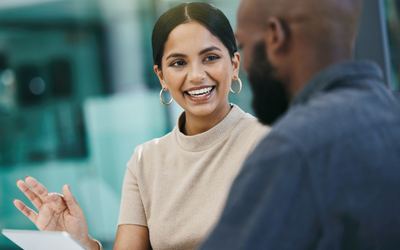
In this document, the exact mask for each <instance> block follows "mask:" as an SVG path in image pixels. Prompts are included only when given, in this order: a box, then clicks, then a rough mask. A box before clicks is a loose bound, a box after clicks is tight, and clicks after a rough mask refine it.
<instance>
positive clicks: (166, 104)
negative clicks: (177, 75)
mask: <svg viewBox="0 0 400 250" xmlns="http://www.w3.org/2000/svg"><path fill="white" fill-rule="evenodd" d="M163 91H164V89H161V91H160V102H161V103H162V104H164V105H165V106H168V105H170V104H171V103H172V101H173V100H174V98H171V101H169V103H165V102H164V101H163V100H162V92H163Z"/></svg>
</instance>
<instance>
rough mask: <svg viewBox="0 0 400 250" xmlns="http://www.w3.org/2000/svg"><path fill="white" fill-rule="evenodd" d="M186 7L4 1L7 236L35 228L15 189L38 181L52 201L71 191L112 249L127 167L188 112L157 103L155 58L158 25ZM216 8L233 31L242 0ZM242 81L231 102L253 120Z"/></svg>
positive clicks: (152, 1) (2, 160)
mask: <svg viewBox="0 0 400 250" xmlns="http://www.w3.org/2000/svg"><path fill="white" fill-rule="evenodd" d="M181 2H184V1H165V0H119V1H108V0H68V1H64V0H35V1H22V0H1V1H0V229H5V228H7V229H36V228H35V226H34V224H33V223H32V222H31V221H29V219H27V218H25V217H24V216H23V215H22V214H21V213H20V212H19V211H18V210H17V209H16V208H15V207H14V205H13V202H12V201H13V199H20V200H22V201H23V202H24V203H26V204H30V203H29V201H28V200H27V199H26V198H25V197H23V194H22V193H21V192H20V191H19V190H18V188H17V187H16V185H15V183H16V181H17V180H18V179H24V178H25V176H26V175H30V176H33V177H35V178H37V179H38V180H39V181H40V182H42V183H43V184H44V185H45V186H46V187H47V188H48V189H49V190H50V191H53V192H61V188H62V186H63V185H64V184H65V183H68V184H69V185H70V186H71V191H72V192H73V193H74V194H75V195H76V198H77V200H78V202H79V204H80V205H81V207H82V209H83V210H84V212H85V215H86V219H87V221H88V224H89V232H90V235H91V236H92V237H94V238H96V239H98V240H100V241H101V242H102V243H104V247H105V249H106V250H108V249H112V245H113V242H114V238H115V233H116V230H117V227H116V225H117V219H118V213H119V204H120V196H121V188H122V181H123V177H124V174H125V170H126V163H127V162H128V160H129V159H130V157H131V155H132V153H133V151H134V149H135V147H136V146H137V145H139V144H141V143H143V142H145V141H148V140H151V139H153V138H156V137H161V136H163V135H165V134H166V133H168V132H169V131H170V130H171V129H172V127H173V126H175V122H176V119H177V117H178V115H179V114H180V112H181V111H182V110H181V108H180V107H179V106H178V105H177V104H176V103H174V104H173V105H171V106H169V107H164V106H163V105H161V103H160V102H159V99H158V94H159V91H160V89H161V86H160V84H159V81H158V78H157V76H156V75H155V74H154V72H153V61H152V50H151V32H152V29H153V26H154V24H155V22H156V20H157V18H158V17H159V16H160V15H161V14H162V13H163V12H165V11H166V10H167V9H169V8H170V7H173V6H175V5H177V4H179V3H181ZM209 2H210V3H213V4H215V5H216V6H217V7H219V8H221V10H222V11H223V12H224V13H225V14H226V15H227V16H228V19H229V20H230V21H231V23H232V25H233V26H235V17H236V9H237V6H238V3H239V0H234V1H232V0H215V1H209ZM240 77H241V79H242V81H243V85H244V86H243V91H242V92H241V93H240V94H239V95H234V94H230V96H229V98H230V101H231V102H233V103H236V104H238V105H239V106H241V108H242V109H244V110H245V111H247V112H251V108H250V99H251V91H250V87H249V86H248V83H247V80H246V78H245V76H244V75H243V74H241V75H240ZM166 98H167V97H166ZM8 248H9V249H13V248H15V249H18V248H17V247H16V246H15V245H14V244H13V243H12V242H11V241H9V240H8V239H7V238H5V237H3V236H1V237H0V249H8Z"/></svg>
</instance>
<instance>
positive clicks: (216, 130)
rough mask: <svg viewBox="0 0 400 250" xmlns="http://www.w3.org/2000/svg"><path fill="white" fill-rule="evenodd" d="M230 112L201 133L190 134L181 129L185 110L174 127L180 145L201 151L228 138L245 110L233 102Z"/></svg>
mask: <svg viewBox="0 0 400 250" xmlns="http://www.w3.org/2000/svg"><path fill="white" fill-rule="evenodd" d="M231 105H232V108H231V110H230V111H229V113H228V114H227V115H226V116H225V118H224V119H222V120H221V121H220V122H219V123H218V124H217V125H215V126H214V127H212V128H211V129H209V130H207V131H206V132H203V133H201V134H197V135H192V136H188V135H185V134H183V133H182V132H181V131H180V129H179V128H180V127H181V125H182V123H183V122H184V120H185V112H182V114H181V115H180V116H179V118H178V121H177V125H176V126H175V127H174V130H173V134H174V135H175V137H176V140H177V142H178V144H179V146H180V147H182V148H183V149H184V150H186V151H191V152H199V151H203V150H206V149H208V148H210V147H212V146H213V145H215V144H216V143H217V142H219V141H220V140H223V139H225V138H227V137H228V136H229V135H230V133H231V132H232V130H233V129H234V128H235V126H236V124H237V123H238V122H239V121H240V120H241V119H242V118H243V116H244V115H245V112H244V111H243V110H241V109H240V108H239V107H238V106H236V105H234V104H231Z"/></svg>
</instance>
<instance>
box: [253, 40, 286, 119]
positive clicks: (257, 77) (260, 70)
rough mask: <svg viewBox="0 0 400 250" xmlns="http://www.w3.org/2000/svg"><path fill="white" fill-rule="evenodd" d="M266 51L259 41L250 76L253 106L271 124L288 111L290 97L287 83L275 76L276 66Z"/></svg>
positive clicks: (260, 116) (259, 116)
mask: <svg viewBox="0 0 400 250" xmlns="http://www.w3.org/2000/svg"><path fill="white" fill-rule="evenodd" d="M265 52H266V51H265V44H264V42H259V43H257V44H256V46H255V47H254V51H253V61H252V63H251V65H250V69H249V71H248V76H249V82H250V86H251V89H252V91H253V101H252V108H253V110H254V112H255V114H256V116H257V118H258V120H259V121H260V122H261V123H262V124H265V125H271V124H272V123H274V122H275V121H276V120H277V119H278V118H279V117H280V116H281V115H283V114H284V113H285V112H286V110H287V109H288V106H289V98H288V92H287V89H286V87H285V84H284V83H283V82H282V81H280V80H279V79H277V78H276V77H274V76H273V73H274V71H275V68H274V66H272V64H271V63H270V62H269V61H268V59H267V57H266V53H265Z"/></svg>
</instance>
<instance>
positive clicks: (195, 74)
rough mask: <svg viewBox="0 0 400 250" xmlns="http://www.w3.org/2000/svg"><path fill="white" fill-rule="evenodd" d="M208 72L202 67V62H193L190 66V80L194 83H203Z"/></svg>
mask: <svg viewBox="0 0 400 250" xmlns="http://www.w3.org/2000/svg"><path fill="white" fill-rule="evenodd" d="M206 76H207V74H206V72H205V70H204V68H203V67H202V65H201V64H199V63H193V64H192V65H191V67H190V72H189V81H190V82H192V83H201V82H202V81H203V80H204V79H205V78H206Z"/></svg>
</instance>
